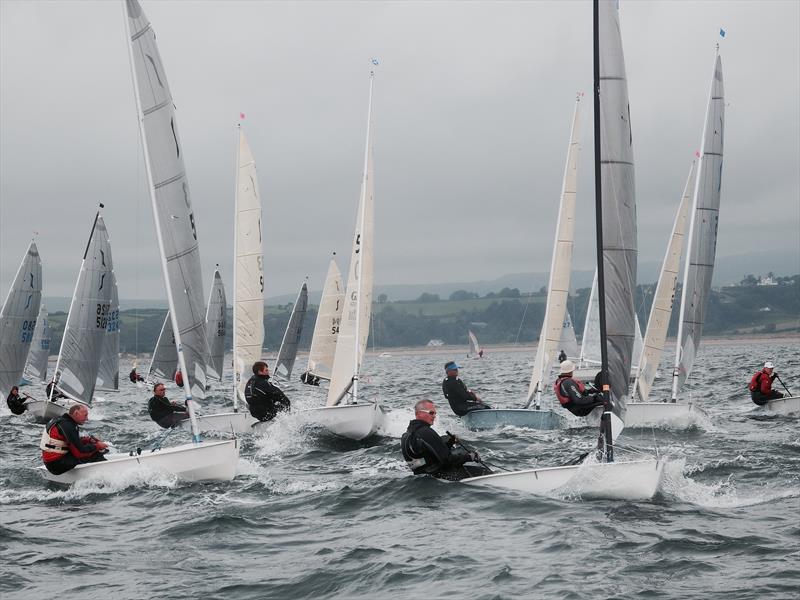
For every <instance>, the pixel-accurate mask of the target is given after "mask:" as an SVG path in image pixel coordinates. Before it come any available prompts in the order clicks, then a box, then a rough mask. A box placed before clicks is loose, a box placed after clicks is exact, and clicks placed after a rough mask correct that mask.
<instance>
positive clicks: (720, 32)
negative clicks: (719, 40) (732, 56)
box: [719, 27, 725, 37]
mask: <svg viewBox="0 0 800 600" xmlns="http://www.w3.org/2000/svg"><path fill="white" fill-rule="evenodd" d="M719 37H725V30H724V29H723V28H722V27H720V28H719Z"/></svg>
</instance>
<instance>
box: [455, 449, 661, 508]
mask: <svg viewBox="0 0 800 600" xmlns="http://www.w3.org/2000/svg"><path fill="white" fill-rule="evenodd" d="M663 471H664V461H663V460H660V459H647V460H637V461H632V462H615V463H592V464H581V465H567V466H563V467H548V468H544V469H527V470H524V471H514V472H510V473H497V474H494V475H483V476H481V477H470V478H468V479H462V480H461V483H465V484H467V485H474V486H482V487H495V488H504V489H510V490H517V491H520V492H526V493H530V494H536V495H549V494H552V493H554V492H563V493H566V494H575V495H579V496H581V497H583V498H607V499H613V500H650V499H651V498H652V497H653V496H655V494H656V492H657V491H658V486H659V483H660V482H661V476H662V473H663Z"/></svg>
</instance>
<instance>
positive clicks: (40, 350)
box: [24, 304, 53, 381]
mask: <svg viewBox="0 0 800 600" xmlns="http://www.w3.org/2000/svg"><path fill="white" fill-rule="evenodd" d="M52 338H53V334H52V333H51V331H50V326H49V325H48V319H47V307H46V306H45V305H44V304H42V306H41V308H40V309H39V316H38V317H37V318H36V329H35V330H34V332H33V341H32V342H31V348H30V350H29V352H28V362H27V363H26V364H25V372H24V377H25V378H26V379H29V380H33V379H38V380H39V381H46V380H47V361H48V359H49V358H50V341H51V340H52Z"/></svg>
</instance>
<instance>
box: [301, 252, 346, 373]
mask: <svg viewBox="0 0 800 600" xmlns="http://www.w3.org/2000/svg"><path fill="white" fill-rule="evenodd" d="M343 299H344V288H343V287H342V274H341V273H340V272H339V267H338V266H337V265H336V259H335V253H334V258H331V262H330V264H329V265H328V273H327V275H326V276H325V287H323V288H322V298H321V299H320V301H319V312H317V322H316V323H315V324H314V336H313V337H312V338H311V349H310V350H309V351H308V366H307V367H306V371H307V372H308V373H309V374H311V375H313V376H316V377H319V378H321V379H330V377H331V370H332V368H333V355H334V352H335V350H336V340H337V338H338V337H339V325H340V322H341V319H342V305H343V304H344V302H343Z"/></svg>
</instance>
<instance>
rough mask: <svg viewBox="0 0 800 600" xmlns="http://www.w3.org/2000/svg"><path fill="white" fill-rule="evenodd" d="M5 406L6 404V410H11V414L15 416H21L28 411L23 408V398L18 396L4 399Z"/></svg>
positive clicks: (13, 395) (9, 396) (12, 395)
mask: <svg viewBox="0 0 800 600" xmlns="http://www.w3.org/2000/svg"><path fill="white" fill-rule="evenodd" d="M6 404H8V408H9V409H11V412H12V413H14V414H15V415H21V414H22V413H24V412H25V411H26V410H28V407H27V406H25V398H23V397H22V396H20V395H19V394H9V395H8V398H6Z"/></svg>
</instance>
